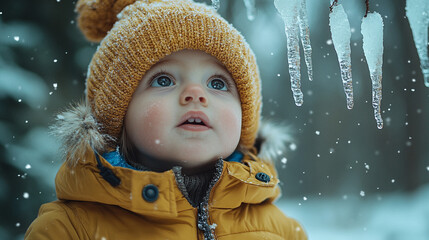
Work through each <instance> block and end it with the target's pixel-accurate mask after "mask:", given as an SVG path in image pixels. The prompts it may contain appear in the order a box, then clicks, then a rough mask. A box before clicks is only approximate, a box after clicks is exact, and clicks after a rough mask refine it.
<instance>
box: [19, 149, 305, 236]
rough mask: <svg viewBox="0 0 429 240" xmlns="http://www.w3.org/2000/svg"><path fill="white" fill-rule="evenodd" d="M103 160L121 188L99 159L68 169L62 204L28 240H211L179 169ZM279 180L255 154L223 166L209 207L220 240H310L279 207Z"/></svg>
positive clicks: (62, 177)
mask: <svg viewBox="0 0 429 240" xmlns="http://www.w3.org/2000/svg"><path fill="white" fill-rule="evenodd" d="M100 160H101V163H102V164H103V165H104V166H105V167H107V168H109V169H111V170H112V172H113V173H114V174H115V175H116V176H117V177H118V178H120V179H121V183H120V184H119V185H118V186H116V187H113V186H112V185H111V184H109V183H108V182H107V181H106V180H105V179H103V177H102V176H100V174H99V172H100V171H99V169H98V168H97V162H96V159H95V156H94V154H93V153H88V154H86V160H85V161H84V162H81V163H78V165H77V166H76V167H69V166H68V165H67V164H63V166H62V167H61V168H60V170H59V172H58V174H57V177H56V192H57V197H58V199H59V200H58V201H55V202H51V203H47V204H44V205H42V207H41V208H40V210H39V216H38V217H37V218H36V219H35V220H34V222H33V223H32V224H31V226H30V227H29V229H28V230H27V233H26V235H25V239H28V240H35V239H37V240H48V239H52V240H54V239H55V240H57V239H62V240H68V239H88V240H89V239H100V240H101V239H106V240H110V239H151V240H157V239H160V240H161V239H163V240H165V239H174V240H180V239H184V240H197V239H204V233H203V232H202V231H201V230H200V229H199V228H198V226H197V224H198V209H197V208H194V207H192V205H191V204H190V203H189V202H188V200H187V199H186V198H185V197H184V196H183V194H182V192H181V191H180V189H179V188H178V185H177V182H176V178H175V175H174V172H173V171H172V170H169V171H166V172H162V173H157V172H150V171H136V170H132V169H128V168H123V167H113V166H111V165H110V164H109V163H108V162H107V161H106V160H105V159H104V158H102V157H100ZM258 173H264V174H266V176H264V178H263V179H265V180H262V181H261V180H258V177H257V174H258ZM267 177H268V178H267ZM267 179H269V180H268V181H266V180H267ZM278 182H279V180H278V178H277V174H276V171H275V169H274V168H273V166H271V165H270V164H268V163H266V162H262V161H260V160H258V159H256V160H255V159H252V158H250V157H249V156H245V157H244V159H243V160H242V162H227V161H223V168H222V172H221V174H220V177H219V179H218V180H217V182H216V183H215V185H214V186H213V188H212V189H211V191H210V195H209V200H208V205H207V212H208V217H207V221H208V224H209V226H211V227H212V228H213V233H214V237H215V239H219V240H232V239H234V240H236V239H246V240H261V239H269V240H280V239H299V240H301V239H307V237H306V234H305V232H304V230H303V229H302V228H301V226H300V225H299V224H298V223H297V222H296V221H295V220H293V219H291V218H288V217H286V216H285V215H284V214H283V213H282V212H281V211H280V210H279V209H278V208H277V207H276V206H275V205H274V204H273V201H274V200H275V199H276V198H277V197H278V196H279V194H280V188H279V186H278Z"/></svg>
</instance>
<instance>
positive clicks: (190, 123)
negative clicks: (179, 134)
mask: <svg viewBox="0 0 429 240" xmlns="http://www.w3.org/2000/svg"><path fill="white" fill-rule="evenodd" d="M179 127H180V128H182V129H185V130H188V131H206V130H208V129H209V128H208V127H207V126H206V125H205V124H204V122H203V121H201V119H199V118H195V119H194V118H190V119H188V120H187V121H186V122H184V123H183V124H182V125H180V126H179Z"/></svg>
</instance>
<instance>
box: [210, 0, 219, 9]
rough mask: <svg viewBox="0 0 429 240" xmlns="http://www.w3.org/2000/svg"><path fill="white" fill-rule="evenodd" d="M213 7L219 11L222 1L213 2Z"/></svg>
mask: <svg viewBox="0 0 429 240" xmlns="http://www.w3.org/2000/svg"><path fill="white" fill-rule="evenodd" d="M212 6H213V8H214V9H215V10H216V11H217V10H218V9H219V7H220V0H212Z"/></svg>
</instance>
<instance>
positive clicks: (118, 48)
mask: <svg viewBox="0 0 429 240" xmlns="http://www.w3.org/2000/svg"><path fill="white" fill-rule="evenodd" d="M76 10H77V12H78V13H79V16H78V24H79V28H80V29H81V31H82V32H83V33H84V34H85V36H86V38H87V39H88V40H90V41H95V42H97V41H100V40H101V43H100V46H99V47H98V49H97V51H96V52H95V54H94V56H93V58H92V60H91V63H90V65H89V68H88V75H87V79H86V87H87V88H86V101H87V104H88V105H89V106H90V107H91V111H92V114H93V115H94V117H95V119H96V121H97V122H98V123H99V124H100V125H101V131H102V133H103V134H108V135H110V136H111V137H113V139H115V141H118V139H119V137H120V133H121V130H122V126H123V120H124V117H125V114H126V111H127V108H128V104H129V103H130V101H131V98H132V95H133V93H134V90H135V89H136V88H137V86H138V85H139V82H140V80H141V79H142V77H143V75H144V74H145V73H146V71H148V70H149V69H150V68H151V66H152V65H154V64H155V63H157V62H158V61H159V60H160V59H162V58H163V57H165V56H167V55H169V54H171V53H174V52H176V51H179V50H183V49H193V50H202V51H204V52H206V53H208V54H210V55H212V56H214V57H216V58H217V59H218V60H219V61H220V62H222V63H223V64H224V65H225V67H226V68H227V70H228V71H229V72H230V73H231V75H232V77H233V79H234V81H235V83H236V86H237V89H238V92H239V95H240V100H241V109H242V129H241V138H240V144H241V146H243V147H245V148H247V149H250V148H252V147H253V144H254V142H255V138H256V134H257V131H258V124H259V117H260V111H261V94H260V77H259V70H258V67H257V64H256V59H255V55H254V54H253V52H252V50H251V49H250V47H249V45H248V44H247V42H246V41H245V39H244V38H243V36H242V35H241V34H240V33H239V32H238V31H237V30H236V29H235V28H234V27H233V26H232V25H230V24H229V23H228V22H226V20H225V19H223V18H222V17H221V16H220V15H219V14H218V13H217V12H216V11H215V10H214V9H212V8H211V7H209V6H207V5H205V4H201V3H195V2H193V1H192V0H157V1H156V0H140V1H139V0H137V1H136V0H79V1H78V3H77V6H76ZM113 144H117V142H114V143H113Z"/></svg>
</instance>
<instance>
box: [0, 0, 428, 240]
mask: <svg viewBox="0 0 429 240" xmlns="http://www.w3.org/2000/svg"><path fill="white" fill-rule="evenodd" d="M201 1H202V0H200V1H199V2H201ZM206 2H207V3H209V4H210V1H206ZM339 2H340V3H342V4H343V6H344V8H345V10H346V12H347V14H348V18H349V21H350V25H351V27H352V39H351V45H352V46H351V48H352V73H353V87H354V99H355V106H354V109H352V110H347V108H346V98H345V94H344V91H343V87H342V82H341V78H340V70H339V65H338V61H337V55H336V52H335V50H334V47H333V45H332V43H331V41H330V39H331V35H330V30H329V19H328V17H329V5H330V2H329V1H328V0H323V1H322V0H307V11H308V18H309V24H310V34H311V44H312V47H313V70H314V81H312V82H309V81H308V79H307V74H306V68H305V64H304V61H303V57H302V68H301V73H302V89H303V92H304V104H303V106H301V107H297V106H295V104H294V101H293V97H292V92H291V90H290V80H289V73H288V67H287V51H286V36H285V33H284V24H283V21H282V19H281V17H280V15H279V14H278V13H277V11H276V9H275V7H274V4H273V0H256V16H255V17H256V18H255V20H254V21H249V20H248V19H247V16H246V8H245V6H244V3H243V1H241V0H221V1H220V3H221V7H220V9H219V12H220V14H221V15H222V16H223V17H225V18H226V19H227V20H228V21H229V22H231V23H232V24H233V25H234V26H235V27H236V28H237V29H238V30H239V31H240V32H241V33H242V34H243V35H244V36H245V38H246V39H247V41H248V42H249V44H250V46H251V47H252V49H253V50H254V52H255V54H256V56H257V60H258V64H259V68H260V71H261V77H262V81H263V82H262V86H263V88H262V91H263V96H264V98H263V116H264V118H265V119H271V120H274V121H277V122H284V123H286V124H287V125H289V126H290V129H291V132H292V134H293V136H294V140H293V141H292V142H291V143H290V145H289V151H288V152H287V153H283V154H282V156H281V158H283V160H281V161H279V162H278V171H279V173H280V178H281V180H282V189H283V196H282V199H280V201H279V206H280V207H281V208H282V209H284V211H285V213H286V214H289V215H291V216H293V217H296V218H297V219H298V220H299V221H301V222H302V223H303V225H304V227H306V229H307V232H308V233H309V235H310V236H311V239H346V237H344V236H348V238H347V239H354V238H353V237H355V238H356V239H393V240H394V239H428V238H425V237H423V236H426V237H427V236H429V207H428V204H427V203H424V202H426V201H427V197H428V196H429V187H428V186H429V185H428V183H429V151H428V147H429V144H428V140H427V139H428V136H429V127H428V124H429V108H428V106H429V88H426V87H425V86H424V83H423V76H422V73H421V70H420V67H419V59H418V55H417V51H416V48H415V46H414V41H413V38H412V32H411V29H410V27H409V23H408V20H407V18H406V16H405V1H404V0H390V1H386V0H384V1H383V0H370V1H369V2H370V10H371V11H377V12H379V13H380V14H381V15H382V16H383V20H384V59H383V62H384V63H383V100H382V111H383V112H382V116H383V119H384V128H383V129H381V130H379V129H377V127H376V122H375V119H374V116H373V109H372V105H371V80H370V78H369V71H368V67H367V65H366V61H365V57H364V55H363V50H362V35H361V33H360V24H361V20H362V17H363V15H364V14H365V3H364V0H347V1H345V0H343V1H342V0H340V1H339ZM75 4H76V1H70V0H69V1H66V0H41V1H30V0H5V1H1V2H0V213H1V214H0V215H1V216H0V239H22V238H23V234H24V233H25V231H26V229H27V228H28V226H29V224H30V223H31V221H32V220H33V219H34V218H35V217H36V216H37V212H38V209H39V207H40V205H41V204H43V203H45V202H48V201H53V200H55V199H56V197H55V187H54V178H55V174H56V171H57V169H58V168H59V166H60V164H62V160H61V159H60V158H59V151H58V149H59V143H58V142H57V140H56V139H55V138H54V137H52V136H50V135H49V134H48V126H49V125H50V124H52V122H53V119H54V116H55V115H56V113H58V112H59V111H61V110H64V109H65V108H66V107H67V106H68V105H69V103H71V102H77V101H80V100H81V99H83V97H84V95H83V91H84V87H85V75H86V71H87V67H88V63H89V61H90V59H91V57H92V54H93V53H94V51H95V50H96V47H97V44H92V43H89V42H87V41H86V40H85V39H84V37H83V35H82V34H81V33H80V32H79V30H78V28H77V26H76V22H75V17H76V15H75V12H74V7H75ZM301 56H302V55H301ZM423 196H425V197H423ZM421 198H423V199H426V200H425V201H424V202H422V201H420V200H419V199H421ZM377 209H378V210H379V209H384V210H383V211H381V212H380V213H379V214H378V215H377V216H375V215H373V214H372V213H369V212H375V211H376V210H377ZM401 209H402V210H401ZM398 211H399V213H398ZM370 218H371V219H372V220H374V219H378V220H374V221H372V220H371V221H370ZM386 222H387V223H388V224H387V225H388V226H387V225H386ZM328 224H329V227H328ZM377 224H378V225H377ZM380 224H381V225H382V226H381V225H380ZM383 224H384V225H383ZM383 226H384V227H386V228H385V229H384V228H383ZM402 228H404V229H403V230H404V231H409V232H410V233H411V235H410V233H404V232H401V231H402V230H401V229H402ZM405 228H408V229H405ZM322 229H323V230H322ZM340 233H344V235H341V234H340ZM412 234H414V235H412ZM364 236H366V237H364ZM402 236H404V238H402ZM405 236H407V237H405ZM335 237H338V238H335ZM359 237H360V238H359Z"/></svg>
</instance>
